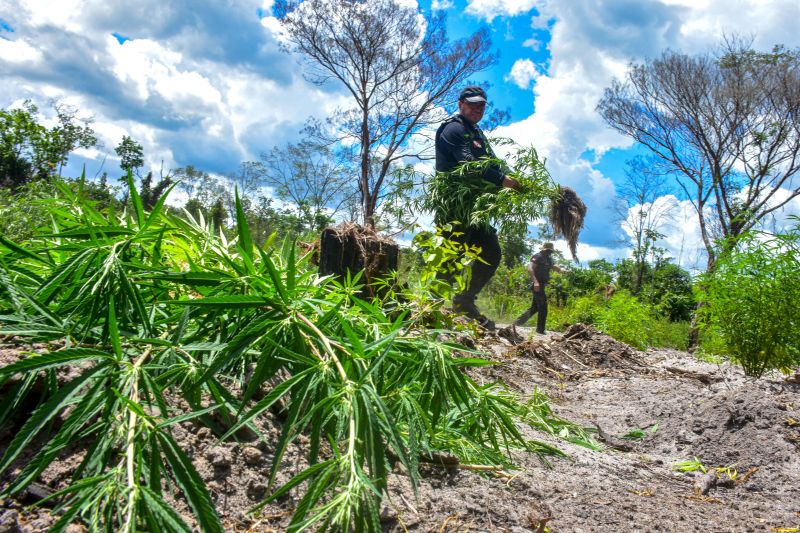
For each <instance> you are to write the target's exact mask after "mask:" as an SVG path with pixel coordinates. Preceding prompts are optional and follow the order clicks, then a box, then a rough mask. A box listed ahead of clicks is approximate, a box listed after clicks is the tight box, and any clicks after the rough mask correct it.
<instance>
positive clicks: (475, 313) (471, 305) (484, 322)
mask: <svg viewBox="0 0 800 533" xmlns="http://www.w3.org/2000/svg"><path fill="white" fill-rule="evenodd" d="M453 312H455V313H463V314H464V316H466V317H467V318H471V319H472V320H474V321H475V322H477V323H478V324H479V325H480V326H481V327H483V328H485V329H488V330H490V331H494V329H495V324H494V322H493V321H492V320H489V319H488V318H486V317H485V316H484V315H483V314H481V312H480V311H479V310H478V306H476V305H475V297H474V296H472V295H470V294H465V293H463V292H462V293H461V294H456V295H455V296H454V297H453Z"/></svg>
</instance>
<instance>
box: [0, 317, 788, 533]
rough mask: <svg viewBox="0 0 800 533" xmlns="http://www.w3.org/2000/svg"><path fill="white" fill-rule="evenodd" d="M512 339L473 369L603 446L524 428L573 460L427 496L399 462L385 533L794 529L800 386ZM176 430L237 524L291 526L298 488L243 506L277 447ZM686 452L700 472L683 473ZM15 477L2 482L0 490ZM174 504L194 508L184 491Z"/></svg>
mask: <svg viewBox="0 0 800 533" xmlns="http://www.w3.org/2000/svg"><path fill="white" fill-rule="evenodd" d="M517 333H518V334H519V335H520V338H518V339H516V341H517V342H516V343H515V342H511V341H510V340H509V339H508V337H512V338H513V335H506V336H505V337H503V336H500V335H496V334H490V335H487V336H485V337H483V338H482V339H480V340H479V346H480V347H481V348H482V349H483V350H485V351H486V352H487V354H488V355H487V358H489V359H492V360H494V361H496V362H497V363H498V364H497V365H493V366H488V367H480V368H479V369H473V370H471V374H472V375H473V377H474V378H476V379H478V380H481V381H484V382H490V381H495V380H501V381H503V382H505V383H506V384H507V386H508V387H509V388H510V389H511V390H513V391H515V392H517V393H519V394H520V396H521V397H522V398H525V396H526V395H529V394H530V393H531V392H532V391H533V390H534V389H536V388H538V389H539V390H543V391H544V392H546V393H547V394H548V396H549V397H550V399H551V407H552V409H553V411H554V413H555V414H556V415H558V416H560V417H562V418H565V419H568V420H571V421H574V422H577V423H580V424H582V425H585V426H588V427H595V428H599V432H598V433H597V439H598V441H600V442H601V443H603V445H604V449H603V450H602V451H594V450H590V449H587V448H584V447H581V446H577V445H574V444H570V443H568V442H564V441H563V440H558V439H555V438H552V437H549V436H547V435H544V434H542V433H541V432H539V431H535V430H533V429H531V428H528V427H523V428H522V430H523V432H524V433H525V435H526V436H527V437H529V438H531V439H536V440H539V441H545V442H548V443H550V444H554V445H556V446H558V447H559V448H560V449H561V450H563V451H565V452H567V453H568V454H569V457H568V458H565V459H561V458H551V459H549V465H548V464H545V462H543V461H542V460H540V459H539V458H538V457H536V456H535V455H532V454H527V453H516V454H515V456H514V459H515V463H516V466H517V468H516V469H514V470H509V471H508V472H506V473H505V474H504V475H494V476H486V475H481V474H479V473H476V472H473V471H469V470H459V469H444V468H440V467H429V468H428V469H426V470H425V471H424V472H423V479H422V482H421V486H420V492H419V496H418V497H416V496H415V495H414V493H413V492H412V491H411V489H410V487H409V486H408V482H407V478H406V476H404V475H403V474H402V472H396V473H394V474H393V475H392V479H391V490H390V494H389V497H388V498H387V500H386V503H385V504H384V506H383V510H382V513H381V514H382V521H383V529H384V531H386V532H401V531H417V532H423V531H424V532H428V531H430V532H444V531H451V532H455V531H505V532H523V531H534V532H536V531H547V530H549V531H552V532H576V533H579V532H628V531H630V532H640V531H677V532H684V531H697V532H740V531H774V532H786V533H788V532H790V531H798V530H797V529H794V528H797V527H798V526H800V383H798V382H797V381H800V380H796V379H795V380H793V379H785V378H784V377H783V376H779V375H772V376H769V377H767V378H762V379H760V380H753V379H748V378H745V377H744V375H743V374H742V372H741V371H740V370H739V369H737V368H735V367H732V366H729V365H724V364H723V365H715V364H710V363H704V362H700V361H698V360H697V359H695V358H694V357H693V356H691V355H689V354H687V353H684V352H677V351H672V350H648V351H647V352H639V351H636V350H635V349H633V348H631V347H629V346H626V345H624V344H621V343H618V342H616V341H614V340H613V339H611V338H610V337H607V336H605V335H602V334H600V333H598V332H596V331H594V330H592V329H591V328H586V327H576V328H574V329H572V330H570V331H568V332H566V333H565V334H564V335H562V334H555V333H552V334H548V335H545V336H533V337H530V338H528V337H529V336H530V335H531V330H529V329H527V328H518V329H517ZM523 339H524V340H523ZM512 340H514V339H512ZM519 341H522V342H519ZM277 427H278V425H277V422H276V421H274V420H265V421H263V424H262V427H261V429H262V431H265V432H266V433H267V434H270V432H276V431H278V430H277ZM634 430H643V431H642V432H641V433H640V434H643V438H639V439H634V440H631V439H624V438H622V437H623V436H624V435H626V434H628V433H630V432H631V431H634ZM4 433H6V436H5V437H3V436H2V435H0V448H2V442H1V441H5V443H7V440H6V439H7V432H4ZM276 436H277V435H276ZM176 438H177V439H178V441H179V442H180V443H181V444H182V445H183V446H184V447H185V448H186V449H188V450H189V453H190V456H191V458H192V460H193V461H194V463H195V465H196V466H197V468H198V471H199V472H200V474H201V475H202V476H203V477H204V478H205V479H206V480H207V482H208V485H209V488H210V489H211V492H212V494H213V496H214V499H215V503H216V506H217V511H218V512H219V513H220V515H221V517H222V518H223V521H224V523H225V525H226V528H227V529H228V530H230V531H253V532H262V531H263V532H267V531H282V530H283V527H284V526H285V524H286V522H287V519H288V516H289V514H290V512H291V509H292V507H293V502H294V501H295V499H296V496H297V495H292V494H290V495H287V496H286V497H285V498H284V499H283V500H282V501H280V502H277V503H276V504H275V505H271V506H268V507H267V508H265V511H264V513H263V514H262V515H261V516H260V517H259V518H258V519H253V518H251V517H248V516H247V515H246V511H247V510H248V509H249V508H250V507H252V506H253V505H255V504H256V503H257V502H258V501H260V500H261V499H262V498H263V496H264V495H265V493H266V490H267V486H266V473H267V471H268V468H269V462H270V460H271V457H272V456H271V451H272V450H271V449H270V446H269V445H268V444H265V443H263V442H258V441H256V440H254V439H253V440H250V441H248V438H247V436H246V435H245V436H243V440H242V441H241V442H239V443H224V444H219V443H218V442H217V441H216V439H215V438H214V436H213V435H212V434H211V433H210V432H209V431H208V430H207V429H206V428H201V427H197V426H193V425H192V424H184V425H183V426H182V427H181V428H180V429H179V430H178V431H177V435H176ZM302 455H303V442H302V441H300V442H298V443H297V444H296V445H295V446H293V448H292V449H290V450H289V452H288V453H287V461H286V464H287V469H286V470H285V471H284V472H282V473H281V476H284V475H285V478H283V479H281V480H282V481H286V480H288V479H289V477H290V476H291V474H292V473H293V472H295V471H297V470H298V469H299V468H302V466H303V459H302ZM79 457H80V451H74V452H73V453H72V455H70V456H66V457H63V458H62V461H61V462H60V463H59V465H58V466H56V467H55V468H53V469H50V470H49V471H47V472H45V475H43V478H42V480H41V481H42V483H44V484H45V485H48V486H50V487H52V488H59V487H60V486H63V484H64V483H66V482H67V480H68V475H67V474H68V472H69V468H70V465H74V464H75V462H76V461H77V459H78V458H79ZM688 460H696V461H698V462H699V463H700V464H702V465H703V467H704V469H705V470H706V472H705V473H704V472H703V471H702V470H700V469H698V470H695V471H690V472H680V471H678V470H676V468H675V465H676V463H679V462H683V461H688ZM11 475H13V472H12V473H11ZM281 480H279V481H281ZM7 482H8V477H6V478H3V479H0V486H2V485H3V484H5V483H7ZM175 505H176V507H177V508H178V509H181V508H183V507H185V504H184V502H182V501H180V500H177V501H176V502H175ZM50 523H52V517H50V516H49V515H48V513H47V512H46V511H36V510H25V509H24V508H23V507H22V503H20V502H19V501H17V500H6V501H0V533H2V532H5V531H40V530H42V529H45V528H46V527H47V526H48V525H49V524H50ZM545 527H546V528H549V529H545ZM73 530H74V531H80V530H81V528H78V527H76V528H73Z"/></svg>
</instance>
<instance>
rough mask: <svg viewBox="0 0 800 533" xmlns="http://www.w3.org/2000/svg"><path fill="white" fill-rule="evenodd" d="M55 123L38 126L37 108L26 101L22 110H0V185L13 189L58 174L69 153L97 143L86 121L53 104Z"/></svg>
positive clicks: (70, 111) (58, 104) (63, 107)
mask: <svg viewBox="0 0 800 533" xmlns="http://www.w3.org/2000/svg"><path fill="white" fill-rule="evenodd" d="M53 107H54V110H55V112H56V117H57V120H58V124H57V125H56V126H53V127H52V128H50V129H48V128H46V127H45V126H43V125H42V124H40V123H39V120H40V119H39V108H38V107H37V106H36V105H35V104H33V103H32V102H31V101H30V100H26V101H25V102H24V103H23V104H22V107H20V108H14V109H2V110H0V186H2V187H7V188H12V189H14V188H17V187H19V186H21V185H23V184H25V183H28V182H30V181H33V180H37V179H46V178H49V177H51V176H55V175H60V174H61V169H62V168H63V166H64V164H66V162H67V160H68V158H69V154H70V153H72V152H73V151H74V150H75V149H77V148H90V147H92V146H95V145H96V144H97V138H96V137H95V135H94V131H93V130H92V128H91V127H89V122H90V121H89V120H88V119H79V118H77V112H76V111H75V110H74V109H73V108H71V107H69V106H66V105H63V104H61V103H58V102H55V103H54V104H53Z"/></svg>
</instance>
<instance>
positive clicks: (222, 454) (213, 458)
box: [206, 446, 231, 468]
mask: <svg viewBox="0 0 800 533" xmlns="http://www.w3.org/2000/svg"><path fill="white" fill-rule="evenodd" d="M206 459H208V462H209V463H211V464H212V465H213V466H214V467H215V468H226V467H229V466H230V465H231V452H230V450H228V449H227V448H223V447H221V446H216V447H214V448H211V449H210V450H208V451H207V452H206Z"/></svg>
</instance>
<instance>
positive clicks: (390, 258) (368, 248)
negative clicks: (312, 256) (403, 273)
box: [319, 222, 400, 297]
mask: <svg viewBox="0 0 800 533" xmlns="http://www.w3.org/2000/svg"><path fill="white" fill-rule="evenodd" d="M399 255H400V248H399V247H398V245H397V243H395V242H394V241H392V240H391V239H389V238H388V237H382V236H380V235H378V234H377V233H375V231H373V230H372V229H369V228H364V227H362V226H359V225H357V224H352V223H346V222H345V223H342V224H339V225H338V226H335V227H331V228H325V229H324V230H323V231H322V235H321V236H320V253H319V273H320V275H323V276H326V275H333V276H335V277H336V278H337V279H339V280H340V281H342V280H344V279H345V276H346V275H347V274H348V273H349V274H350V276H355V275H356V273H358V272H362V280H363V282H364V289H363V290H362V291H361V296H362V297H373V296H375V295H376V293H375V292H376V289H375V287H374V286H373V282H374V281H375V280H377V279H379V278H382V277H385V276H386V275H387V274H388V273H389V272H391V271H393V270H397V262H398V257H399Z"/></svg>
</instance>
